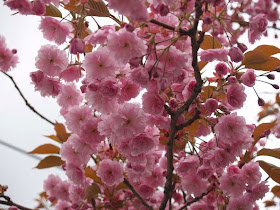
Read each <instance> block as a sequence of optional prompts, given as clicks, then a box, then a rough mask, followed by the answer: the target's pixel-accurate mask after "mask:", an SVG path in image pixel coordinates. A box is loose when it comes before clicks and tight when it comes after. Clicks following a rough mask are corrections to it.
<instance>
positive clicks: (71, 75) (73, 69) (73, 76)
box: [59, 65, 82, 82]
mask: <svg viewBox="0 0 280 210" xmlns="http://www.w3.org/2000/svg"><path fill="white" fill-rule="evenodd" d="M81 70H82V67H80V66H77V65H72V66H69V67H68V68H67V69H65V70H64V71H62V72H60V74H59V77H61V78H62V79H63V80H65V81H66V82H73V81H74V80H76V82H78V81H79V79H80V78H81V76H82V73H81Z"/></svg>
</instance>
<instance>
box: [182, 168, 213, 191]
mask: <svg viewBox="0 0 280 210" xmlns="http://www.w3.org/2000/svg"><path fill="white" fill-rule="evenodd" d="M207 186H208V181H207V180H206V179H200V178H198V177H197V175H196V173H190V174H188V175H186V176H184V177H183V178H182V187H183V190H186V191H187V193H188V194H192V193H193V194H194V196H200V195H201V194H202V193H204V192H206V190H207Z"/></svg>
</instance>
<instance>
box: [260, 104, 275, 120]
mask: <svg viewBox="0 0 280 210" xmlns="http://www.w3.org/2000/svg"><path fill="white" fill-rule="evenodd" d="M278 112H279V110H278V109H277V108H271V107H268V108H265V109H264V110H263V111H261V112H259V113H258V115H259V118H258V121H260V120H262V119H263V118H265V117H267V116H269V115H273V114H276V113H278Z"/></svg>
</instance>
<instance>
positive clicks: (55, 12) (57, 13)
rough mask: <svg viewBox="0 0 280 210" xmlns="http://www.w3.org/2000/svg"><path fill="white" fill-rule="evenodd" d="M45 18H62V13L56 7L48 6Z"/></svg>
mask: <svg viewBox="0 0 280 210" xmlns="http://www.w3.org/2000/svg"><path fill="white" fill-rule="evenodd" d="M44 16H51V17H60V18H62V13H61V12H60V11H59V9H57V8H56V7H55V6H54V5H52V4H49V5H46V13H45V15H44Z"/></svg>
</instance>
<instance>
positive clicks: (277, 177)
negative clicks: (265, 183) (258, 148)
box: [257, 160, 280, 183]
mask: <svg viewBox="0 0 280 210" xmlns="http://www.w3.org/2000/svg"><path fill="white" fill-rule="evenodd" d="M257 162H258V163H259V165H260V167H261V168H262V169H263V170H264V171H265V172H266V173H267V174H268V175H269V176H270V178H271V179H273V180H274V181H275V182H277V183H280V168H279V167H277V166H275V165H273V164H270V163H267V162H265V161H262V160H259V161H257Z"/></svg>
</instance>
